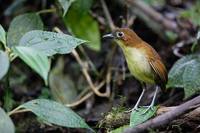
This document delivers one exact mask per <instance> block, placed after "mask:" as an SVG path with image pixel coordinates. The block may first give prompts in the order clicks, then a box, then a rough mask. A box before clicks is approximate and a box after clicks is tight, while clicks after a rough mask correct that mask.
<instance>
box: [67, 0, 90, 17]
mask: <svg viewBox="0 0 200 133" xmlns="http://www.w3.org/2000/svg"><path fill="white" fill-rule="evenodd" d="M92 3H93V0H76V2H74V3H73V4H72V7H71V8H72V10H76V12H77V14H80V15H82V14H84V13H87V12H88V11H89V10H90V8H91V7H92ZM70 10H71V9H70Z"/></svg>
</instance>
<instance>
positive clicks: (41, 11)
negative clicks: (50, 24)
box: [37, 8, 56, 15]
mask: <svg viewBox="0 0 200 133" xmlns="http://www.w3.org/2000/svg"><path fill="white" fill-rule="evenodd" d="M53 12H56V8H51V9H44V10H40V11H38V12H37V14H38V15H40V14H45V13H53Z"/></svg>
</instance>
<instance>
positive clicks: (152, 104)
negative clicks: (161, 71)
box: [143, 86, 158, 114]
mask: <svg viewBox="0 0 200 133" xmlns="http://www.w3.org/2000/svg"><path fill="white" fill-rule="evenodd" d="M157 92H158V86H156V90H155V92H154V95H153V100H152V101H151V104H150V105H149V106H147V109H146V110H145V111H144V113H143V114H145V113H146V112H148V110H149V109H151V110H153V106H154V103H155V99H156V94H157Z"/></svg>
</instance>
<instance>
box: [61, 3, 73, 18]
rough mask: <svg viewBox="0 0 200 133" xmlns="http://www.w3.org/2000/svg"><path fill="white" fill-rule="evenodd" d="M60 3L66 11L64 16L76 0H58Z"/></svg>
mask: <svg viewBox="0 0 200 133" xmlns="http://www.w3.org/2000/svg"><path fill="white" fill-rule="evenodd" d="M58 1H59V3H60V5H61V6H62V8H63V10H64V12H63V16H65V14H66V13H67V11H68V9H69V7H70V6H71V4H72V3H73V2H74V1H75V0H58Z"/></svg>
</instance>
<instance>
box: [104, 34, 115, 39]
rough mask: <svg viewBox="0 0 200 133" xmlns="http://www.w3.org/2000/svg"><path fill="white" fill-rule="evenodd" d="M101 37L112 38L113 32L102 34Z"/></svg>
mask: <svg viewBox="0 0 200 133" xmlns="http://www.w3.org/2000/svg"><path fill="white" fill-rule="evenodd" d="M103 38H111V39H113V38H114V36H113V34H106V35H104V36H103Z"/></svg>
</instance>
